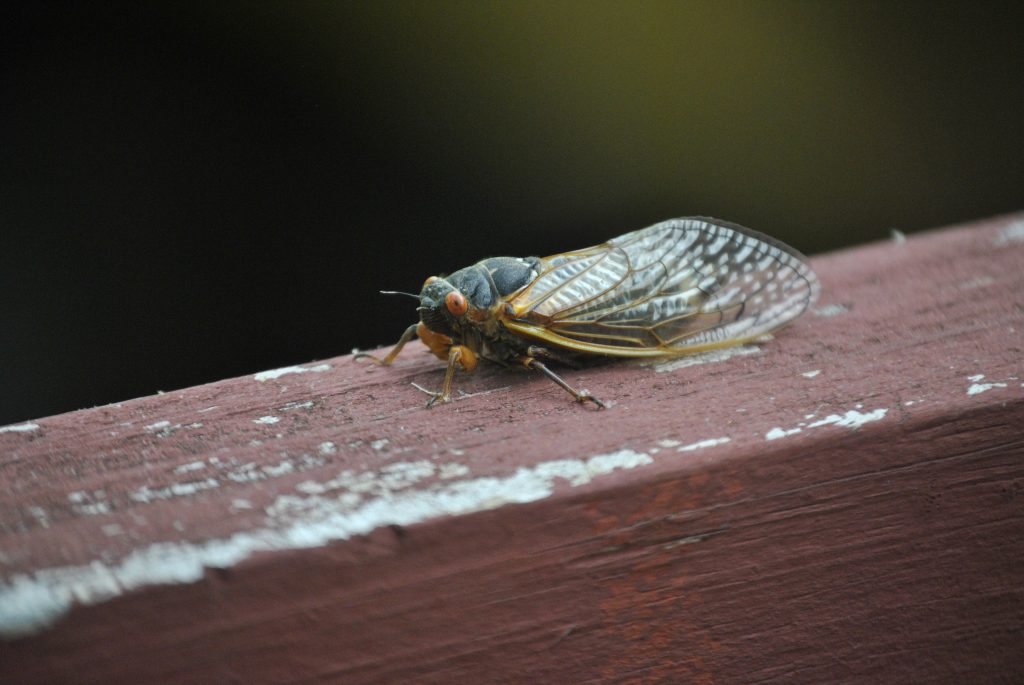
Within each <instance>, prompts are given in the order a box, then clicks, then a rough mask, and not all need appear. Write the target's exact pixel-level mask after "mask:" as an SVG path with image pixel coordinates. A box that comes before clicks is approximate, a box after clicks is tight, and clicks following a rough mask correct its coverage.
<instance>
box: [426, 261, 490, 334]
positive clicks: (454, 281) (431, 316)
mask: <svg viewBox="0 0 1024 685" xmlns="http://www.w3.org/2000/svg"><path fill="white" fill-rule="evenodd" d="M495 298H496V295H495V294H494V292H493V289H492V286H491V281H490V279H489V278H488V277H487V272H486V270H484V269H482V268H481V267H480V266H478V265H474V266H471V267H467V268H465V269H461V270H459V271H456V272H455V273H453V274H451V275H450V276H447V277H444V278H440V277H438V276H431V277H430V278H428V279H427V281H426V283H424V284H423V290H421V291H420V306H419V307H418V308H417V309H418V311H419V313H420V321H422V322H423V324H424V325H425V326H426V327H427V328H429V329H430V330H432V331H434V332H435V333H443V334H445V335H447V336H450V337H452V336H455V335H457V334H458V332H459V331H460V330H461V329H462V328H463V324H464V323H465V322H466V317H467V314H469V313H470V312H472V311H475V312H478V313H479V312H480V311H481V310H486V309H487V308H489V307H490V306H491V305H492V304H493V303H494V301H495Z"/></svg>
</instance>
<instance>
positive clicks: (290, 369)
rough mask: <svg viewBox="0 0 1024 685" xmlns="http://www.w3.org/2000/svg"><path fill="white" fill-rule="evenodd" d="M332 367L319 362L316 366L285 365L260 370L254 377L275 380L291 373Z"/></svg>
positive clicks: (260, 380) (257, 379)
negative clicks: (278, 367) (268, 369)
mask: <svg viewBox="0 0 1024 685" xmlns="http://www.w3.org/2000/svg"><path fill="white" fill-rule="evenodd" d="M330 369H331V365H330V364H317V365H316V366H310V367H305V366H284V367H282V368H280V369H271V370H270V371H260V372H259V373H258V374H256V375H254V376H253V377H252V378H253V380H255V381H259V382H260V383H263V382H265V381H270V380H274V379H276V378H280V377H281V376H287V375H288V374H290V373H309V372H312V373H323V372H324V371H330Z"/></svg>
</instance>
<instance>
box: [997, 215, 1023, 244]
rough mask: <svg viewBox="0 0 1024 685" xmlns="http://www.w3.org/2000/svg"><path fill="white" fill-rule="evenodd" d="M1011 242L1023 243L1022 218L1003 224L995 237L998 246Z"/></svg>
mask: <svg viewBox="0 0 1024 685" xmlns="http://www.w3.org/2000/svg"><path fill="white" fill-rule="evenodd" d="M1011 243H1024V220H1021V221H1013V222H1011V223H1008V224H1007V225H1005V226H1003V228H1002V229H1001V230H1000V231H999V235H998V236H997V237H996V239H995V244H996V245H997V246H999V247H1002V246H1003V245H1009V244H1011Z"/></svg>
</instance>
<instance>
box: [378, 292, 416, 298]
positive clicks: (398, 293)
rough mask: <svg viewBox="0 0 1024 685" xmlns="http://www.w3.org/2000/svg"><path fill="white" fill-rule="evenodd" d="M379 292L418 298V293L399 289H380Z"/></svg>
mask: <svg viewBox="0 0 1024 685" xmlns="http://www.w3.org/2000/svg"><path fill="white" fill-rule="evenodd" d="M380 294H381V295H408V296H409V297H411V298H414V299H417V300H418V299H420V296H419V295H413V294H412V293H407V292H403V291H401V290H381V291H380Z"/></svg>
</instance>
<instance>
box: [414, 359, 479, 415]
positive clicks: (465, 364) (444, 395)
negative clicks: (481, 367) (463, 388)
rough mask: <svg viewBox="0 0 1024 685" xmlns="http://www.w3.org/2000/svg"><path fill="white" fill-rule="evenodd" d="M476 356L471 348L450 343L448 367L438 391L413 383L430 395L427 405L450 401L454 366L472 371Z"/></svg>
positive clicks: (431, 405)
mask: <svg viewBox="0 0 1024 685" xmlns="http://www.w3.org/2000/svg"><path fill="white" fill-rule="evenodd" d="M476 363H477V356H476V353H475V352H473V350H471V349H469V348H468V347H466V346H465V345H452V346H451V347H449V348H448V368H447V369H446V370H445V373H444V384H443V385H442V386H441V391H440V392H434V391H432V390H427V389H426V388H422V387H420V386H418V385H416V384H415V383H413V386H415V387H416V388H417V389H418V390H422V391H423V392H425V393H427V394H428V395H430V400H429V401H428V402H427V406H428V407H433V406H434V405H435V404H437V403H438V402H451V401H452V381H453V380H454V379H455V367H456V366H461V367H462V368H463V369H465V370H466V371H472V370H473V369H475V368H476Z"/></svg>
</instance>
